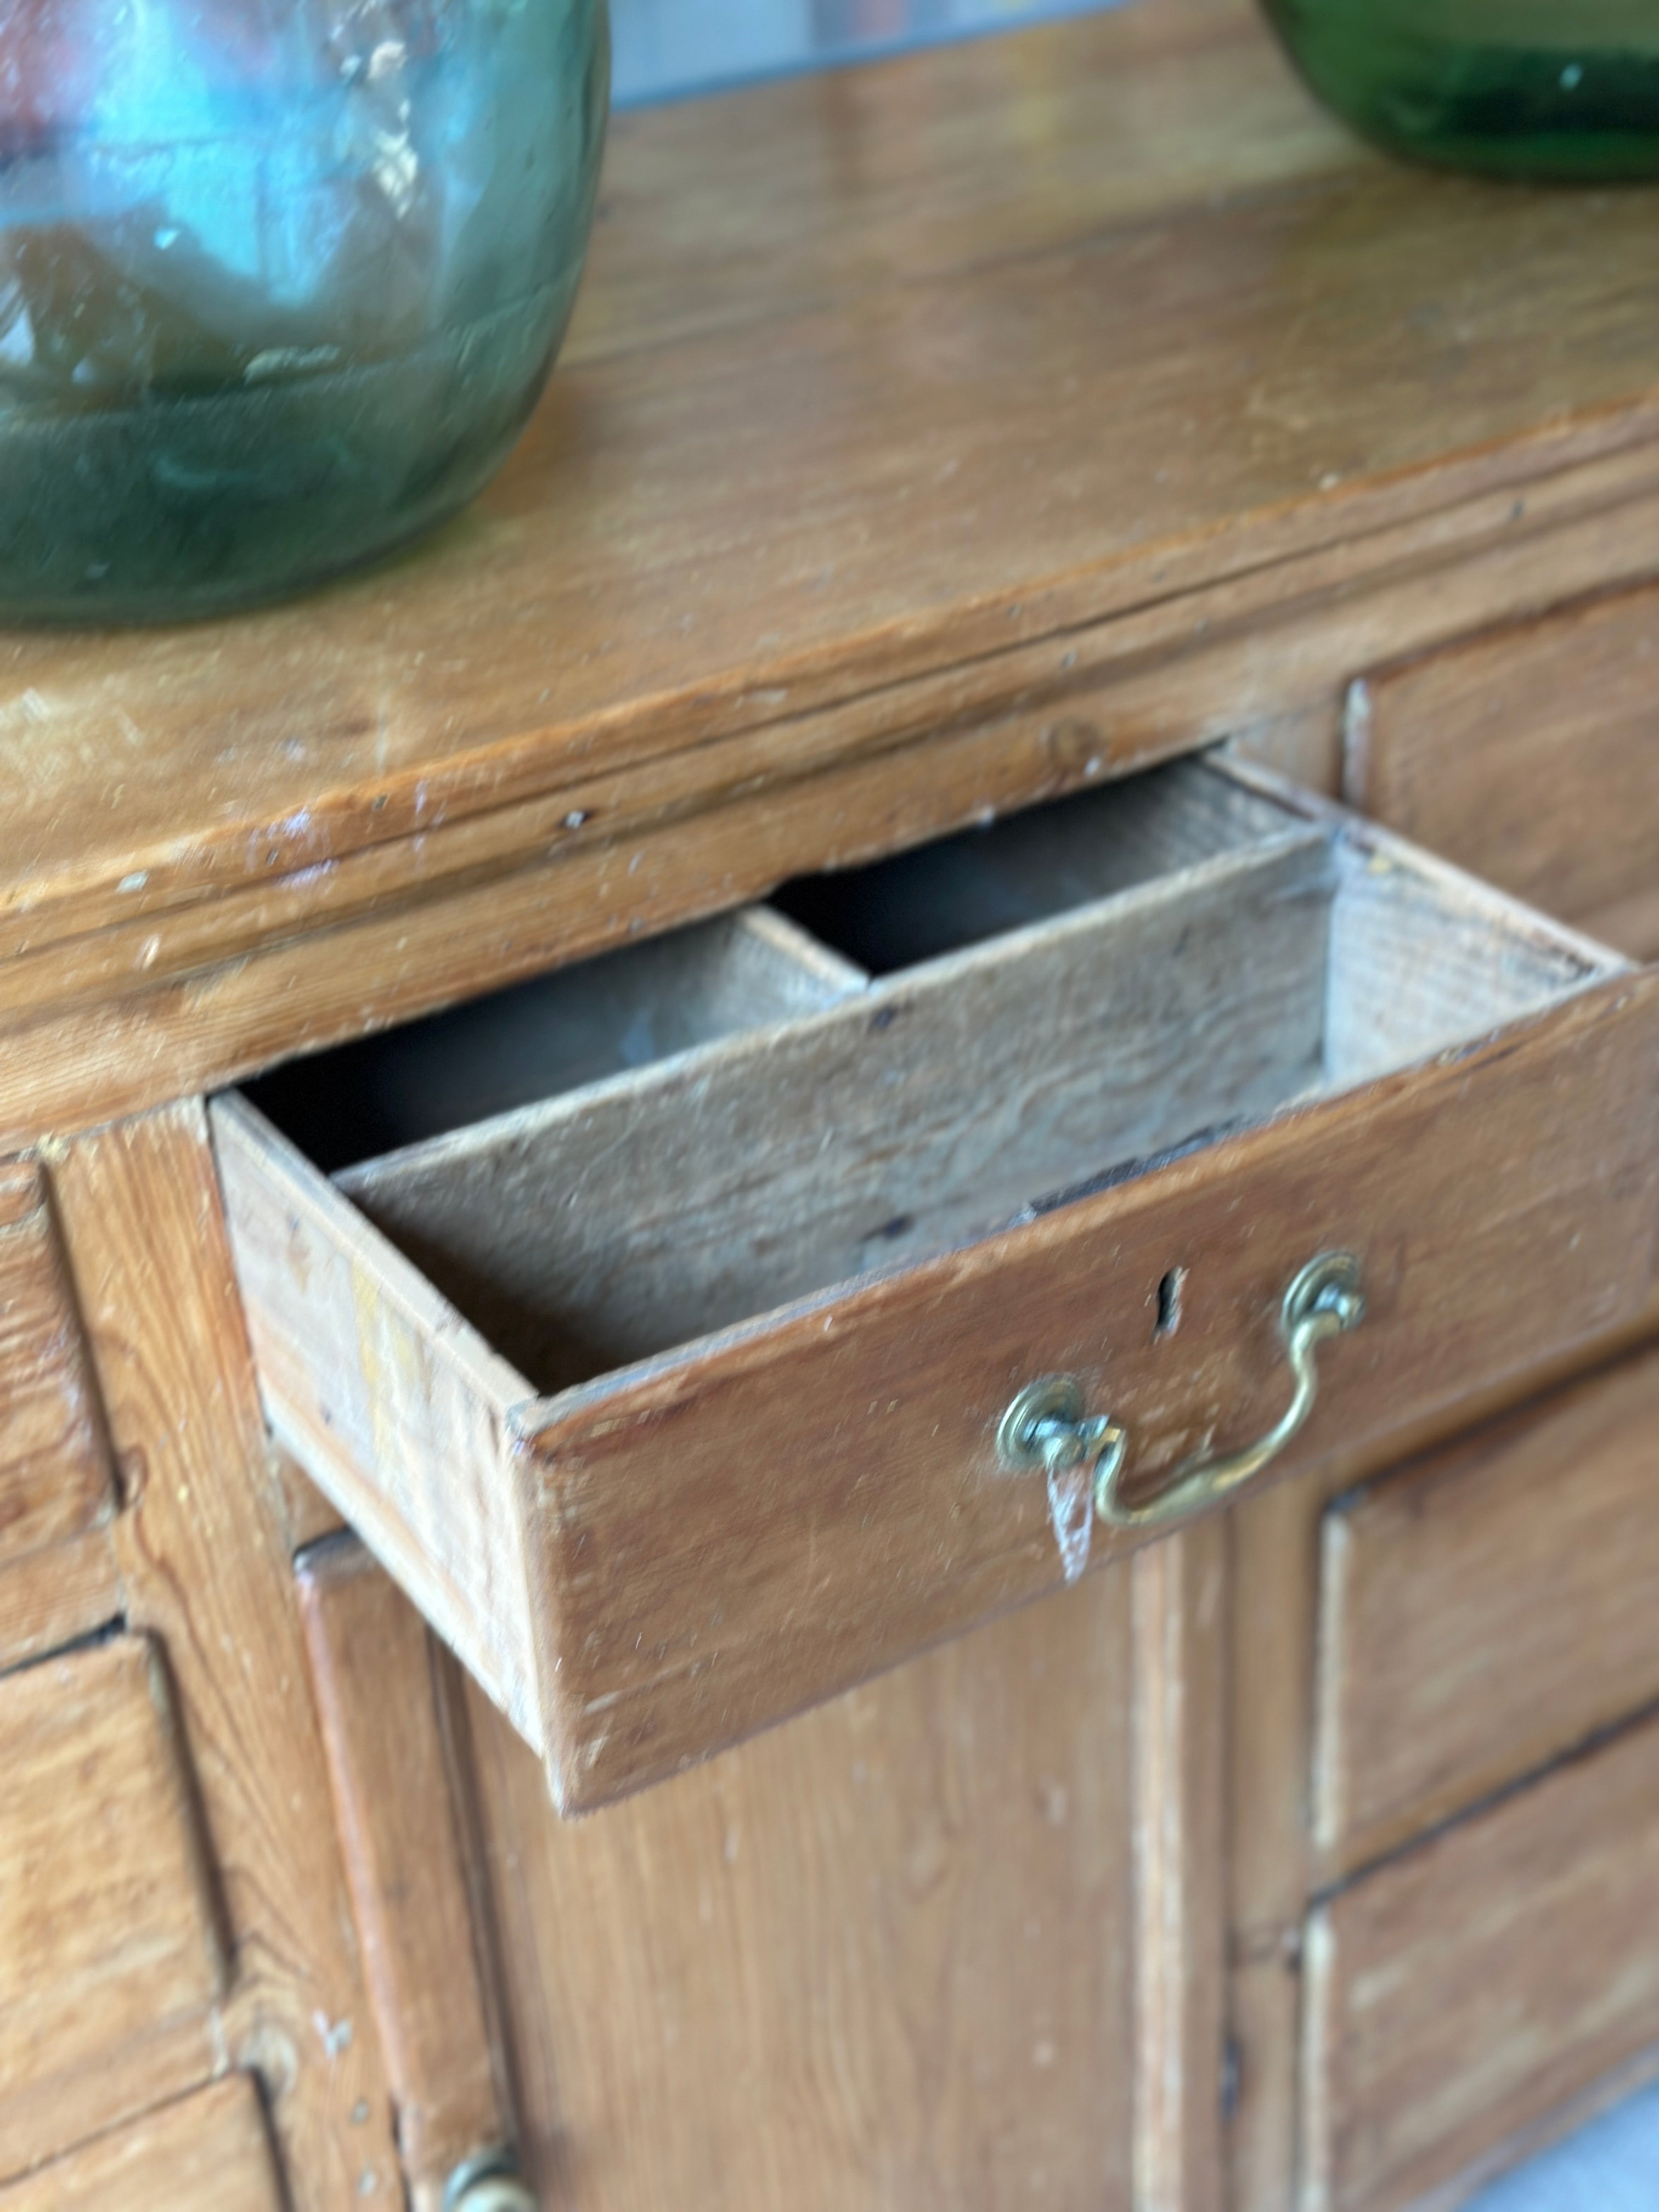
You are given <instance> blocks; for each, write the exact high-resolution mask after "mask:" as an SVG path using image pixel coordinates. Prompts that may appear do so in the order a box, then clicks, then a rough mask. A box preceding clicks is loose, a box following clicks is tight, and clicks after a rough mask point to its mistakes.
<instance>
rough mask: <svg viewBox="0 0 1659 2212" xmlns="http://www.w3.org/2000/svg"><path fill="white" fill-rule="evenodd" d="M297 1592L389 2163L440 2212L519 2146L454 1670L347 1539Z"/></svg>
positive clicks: (323, 1551) (425, 2205) (309, 1564)
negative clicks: (475, 1857) (478, 1900)
mask: <svg viewBox="0 0 1659 2212" xmlns="http://www.w3.org/2000/svg"><path fill="white" fill-rule="evenodd" d="M299 1579H300V1595H301V1607H302V1610H303V1613H304V1616H305V1624H306V1636H307V1644H308V1645H309V1647H310V1651H311V1662H312V1670H313V1680H314V1682H315V1685H316V1690H317V1701H318V1706H319V1711H320V1713H321V1716H322V1723H323V1741H324V1743H325V1746H326V1747H327V1750H328V1759H329V1771H330V1773H331V1777H332V1779H333V1784H334V1804H335V1811H336V1814H337V1819H338V1821H339V1826H340V1836H341V1842H342V1844H343V1850H344V1854H345V1864H346V1875H347V1878H348V1880H349V1882H350V1884H351V1895H352V1902H353V1904H354V1905H355V1906H356V1917H357V1931H358V1935H359V1937H360V1939H361V1941H362V1947H363V1964H364V1971H365V1972H366V1974H367V1977H368V1986H369V1993H370V1995H371V1996H372V1998H373V2000H374V2014H375V2018H376V2020H377V2021H378V2023H379V2026H380V2041H381V2044H382V2046H383V2047H384V2050H385V2052H386V2071H387V2075H388V2076H389V2079H390V2082H391V2088H392V2098H393V2100H394V2101H395V2103H396V2106H397V2112H398V2151H399V2153H400V2154H401V2156H402V2160H403V2165H404V2173H405V2175H406V2176H407V2178H408V2180H409V2183H410V2191H411V2194H412V2197H413V2201H414V2204H415V2207H416V2212H439V2207H440V2205H441V2199H442V2196H443V2190H444V2184H445V2182H446V2181H447V2179H448V2177H449V2174H450V2172H452V2171H453V2168H454V2167H455V2166H459V2164H460V2162H461V2161H462V2160H463V2159H465V2158H467V2157H470V2156H471V2155H472V2154H475V2153H477V2152H478V2151H481V2150H488V2149H490V2148H494V2147H495V2146H496V2145H498V2144H501V2143H506V2142H511V2141H512V2139H513V2133H514V2130H513V2125H512V2123H511V2121H510V2119H509V2118H508V2116H507V2103H506V2099H505V2095H504V2086H503V2085H504V2060H503V2059H502V2058H501V2056H500V2055H499V2054H498V2052H497V2051H496V2049H495V2039H494V2030H493V2027H492V2023H491V2020H490V2015H489V2007H488V2004H487V2001H486V1995H485V1991H486V1986H487V1983H486V1974H487V1972H489V1968H488V1966H487V1954H486V1953H485V1952H484V1951H483V1949H482V1948H481V1947H482V1944H483V1941H484V1939H483V1936H482V1933H481V1932H480V1931H475V1929H474V1925H473V1917H472V1909H471V1887H472V1876H471V1869H469V1867H468V1865H467V1864H466V1863H465V1859H464V1857H463V1832H462V1830H461V1829H460V1827H459V1825H458V1824H459V1821H460V1820H461V1819H462V1818H463V1815H464V1808H462V1807H460V1806H458V1805H456V1804H455V1803H453V1802H452V1787H453V1784H455V1783H456V1782H457V1780H458V1779H459V1781H460V1783H461V1786H462V1788H463V1790H465V1789H466V1787H467V1786H468V1784H469V1783H470V1778H467V1777H458V1776H457V1774H456V1771H455V1760H454V1758H453V1753H450V1752H449V1751H447V1736H448V1735H449V1734H450V1732H451V1729H452V1726H453V1723H451V1721H450V1718H449V1710H450V1704H451V1700H452V1699H454V1698H455V1697H456V1696H457V1695H458V1691H457V1688H456V1685H455V1683H454V1681H453V1679H452V1674H451V1668H452V1665H453V1662H450V1661H449V1659H448V1657H447V1655H446V1654H444V1653H442V1652H441V1650H439V1648H438V1647H437V1646H436V1645H435V1644H434V1642H433V1639H432V1637H431V1635H430V1632H428V1628H427V1626H426V1623H425V1622H424V1621H423V1620H422V1619H421V1616H420V1615H419V1613H416V1611H415V1608H414V1607H412V1606H411V1605H410V1602H409V1601H408V1599H407V1598H406V1597H404V1595H403V1592H402V1591H401V1590H400V1589H398V1586H397V1584H396V1583H393V1582H392V1580H391V1578H390V1577H388V1576H387V1575H386V1573H385V1572H384V1571H383V1570H382V1569H381V1568H380V1566H379V1565H377V1564H376V1563H375V1561H374V1559H372V1558H371V1557H370V1555H369V1554H368V1553H367V1552H366V1551H365V1550H364V1549H363V1547H362V1545H361V1544H360V1543H358V1542H357V1541H356V1539H355V1538H351V1537H346V1538H343V1539H341V1540H339V1541H336V1542H333V1543H329V1544H325V1545H323V1546H322V1547H319V1549H318V1550H317V1551H316V1552H314V1553H312V1554H311V1555H310V1556H309V1557H308V1558H307V1559H305V1560H304V1561H302V1562H301V1566H300V1573H299ZM617 1936H618V1940H619V1941H621V1940H623V1931H621V1930H618V1931H617Z"/></svg>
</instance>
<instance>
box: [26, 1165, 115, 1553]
mask: <svg viewBox="0 0 1659 2212" xmlns="http://www.w3.org/2000/svg"><path fill="white" fill-rule="evenodd" d="M112 1506H113V1492H112V1485H111V1480H110V1465H109V1455H108V1449H107V1446H106V1443H105V1439H104V1432H103V1426H102V1423H101V1420H100V1416H99V1412H98V1404H97V1400H96V1397H95V1395H94V1389H93V1384H92V1378H91V1374H90V1371H89V1369H88V1361H87V1352H86V1346H85V1343H84V1341H83V1340H82V1334H81V1328H80V1324H79V1322H78V1320H77V1319H76V1312H75V1308H74V1304H73V1301H72V1299H71V1297H70V1290H69V1282H68V1278H67V1276H66V1274H65V1273H64V1265H63V1260H62V1256H61V1255H60V1253H59V1250H58V1238H57V1234H56V1231H55V1229H54V1227H53V1224H52V1215H51V1212H50V1211H49V1209H48V1207H47V1205H46V1194H45V1190H44V1188H43V1186H42V1183H41V1181H40V1176H39V1175H38V1173H37V1171H36V1170H34V1169H33V1168H31V1167H26V1166H16V1165H13V1166H0V1572H3V1571H4V1570H5V1568H6V1567H7V1566H8V1565H10V1563H11V1562H13V1561H14V1560H15V1559H20V1558H22V1557H23V1556H25V1555H27V1553H32V1552H35V1551H39V1550H40V1549H41V1548H42V1547H45V1546H47V1545H51V1544H56V1543H60V1542H63V1541H65V1540H66V1539H69V1538H72V1537H75V1536H77V1535H79V1534H82V1533H83V1532H84V1531H85V1530H87V1529H88V1528H92V1527H94V1526H95V1525H96V1524H97V1523H98V1522H100V1521H102V1520H105V1519H107V1517H108V1516H109V1514H110V1512H111V1510H112Z"/></svg>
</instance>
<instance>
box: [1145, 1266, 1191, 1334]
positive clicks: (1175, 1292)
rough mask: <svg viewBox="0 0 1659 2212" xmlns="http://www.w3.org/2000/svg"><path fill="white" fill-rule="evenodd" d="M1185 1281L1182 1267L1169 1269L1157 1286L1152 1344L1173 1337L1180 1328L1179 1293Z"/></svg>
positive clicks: (1185, 1274)
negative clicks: (1156, 1308)
mask: <svg viewBox="0 0 1659 2212" xmlns="http://www.w3.org/2000/svg"><path fill="white" fill-rule="evenodd" d="M1186 1280H1187V1270H1186V1269H1185V1268H1184V1267H1171V1268H1170V1272H1169V1273H1168V1274H1167V1275H1165V1277H1164V1280H1163V1281H1162V1282H1161V1283H1160V1284H1159V1285H1158V1327H1157V1328H1155V1329H1154V1330H1153V1331H1152V1338H1153V1341H1154V1342H1159V1341H1161V1340H1163V1339H1164V1337H1166V1336H1173V1335H1174V1334H1175V1333H1176V1330H1177V1329H1178V1328H1180V1326H1181V1291H1182V1285H1183V1284H1184V1283H1185V1282H1186Z"/></svg>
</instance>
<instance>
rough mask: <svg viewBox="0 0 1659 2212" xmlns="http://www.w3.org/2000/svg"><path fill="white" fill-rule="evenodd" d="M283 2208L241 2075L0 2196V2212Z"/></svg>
mask: <svg viewBox="0 0 1659 2212" xmlns="http://www.w3.org/2000/svg"><path fill="white" fill-rule="evenodd" d="M282 2207H283V2197H282V2196H281V2194H280V2192H279V2191H278V2189H277V2185H276V2170H275V2167H274V2166H273V2163H272V2160H271V2154H270V2142H269V2140H268V2138H267V2136H266V2133H265V2124H264V2113H263V2112H262V2111H261V2109H260V2105H259V2093H258V2090H257V2089H256V2088H255V2087H254V2086H253V2083H252V2081H251V2080H250V2079H249V2078H248V2076H247V2075H245V2074H233V2075H230V2076H229V2077H228V2079H227V2080H225V2081H218V2082H216V2083H215V2084H214V2085H213V2087H211V2088H208V2089H201V2090H198V2091H197V2093H195V2095H193V2096H190V2097H185V2098H184V2099H183V2100H181V2101H180V2102H179V2103H178V2104H175V2105H168V2106H164V2107H163V2109H162V2110H161V2111H160V2112H150V2113H148V2114H146V2115H145V2117H144V2118H143V2119H141V2120H137V2121H135V2122H133V2123H132V2124H131V2125H130V2126H127V2127H125V2128H119V2129H118V2130H116V2131H115V2132H114V2134H112V2135H108V2136H101V2137H100V2139H99V2140H98V2141H97V2142H92V2143H88V2145H87V2146H86V2147H85V2148H84V2149H82V2150H77V2151H74V2152H72V2153H71V2154H70V2155H69V2156H68V2157H67V2158H62V2159H55V2160H52V2164H51V2165H49V2166H42V2167H41V2168H40V2171H39V2172H35V2173H32V2174H28V2175H26V2176H25V2177H24V2179H21V2180H20V2181H15V2182H13V2183H12V2184H11V2185H10V2186H9V2188H0V2212H282Z"/></svg>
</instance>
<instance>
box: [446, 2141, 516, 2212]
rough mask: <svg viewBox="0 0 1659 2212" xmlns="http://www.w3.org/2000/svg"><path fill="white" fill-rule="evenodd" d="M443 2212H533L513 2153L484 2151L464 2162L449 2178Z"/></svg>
mask: <svg viewBox="0 0 1659 2212" xmlns="http://www.w3.org/2000/svg"><path fill="white" fill-rule="evenodd" d="M443 2212H536V2200H535V2198H534V2197H532V2195H531V2193H530V2191H529V2190H528V2189H527V2188H526V2186H525V2184H524V2182H523V2180H522V2179H520V2173H519V2169H518V2167H517V2166H516V2164H515V2163H514V2162H513V2154H512V2153H511V2152H510V2151H506V2150H487V2151H481V2152H479V2153H478V2154H477V2156H476V2157H473V2158H469V2159H465V2160H462V2162H461V2164H460V2165H459V2166H457V2167H456V2168H455V2171H454V2172H453V2173H452V2174H451V2175H450V2177H449V2181H448V2184H447V2186H446V2188H445V2190H444V2203H443Z"/></svg>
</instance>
